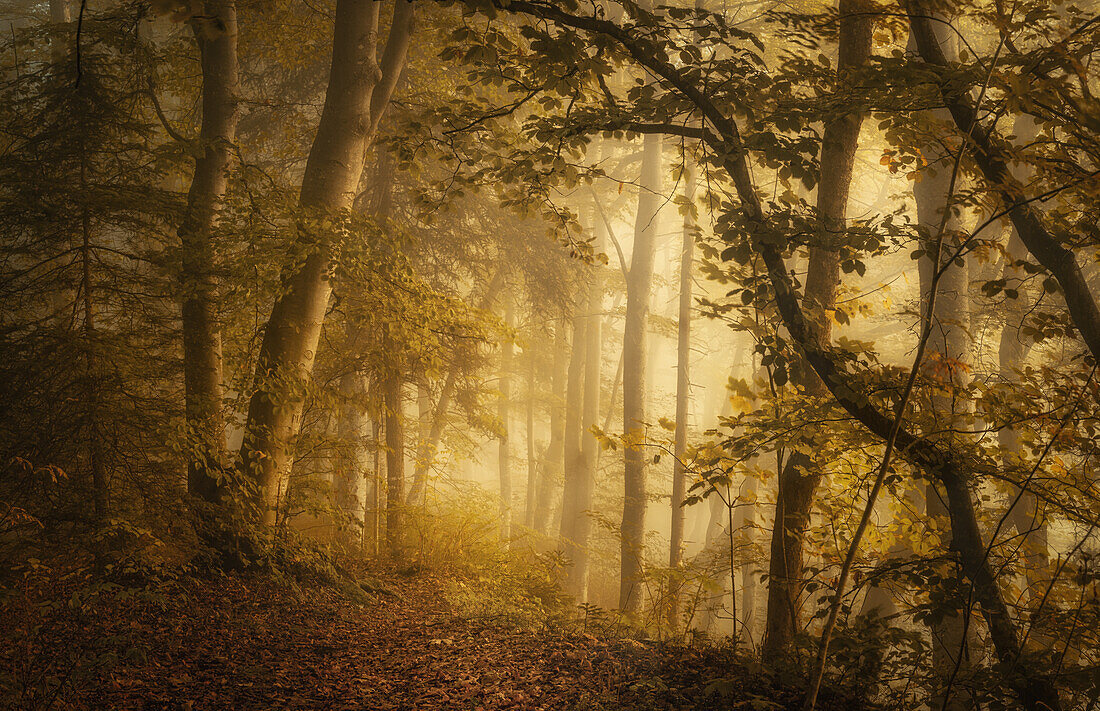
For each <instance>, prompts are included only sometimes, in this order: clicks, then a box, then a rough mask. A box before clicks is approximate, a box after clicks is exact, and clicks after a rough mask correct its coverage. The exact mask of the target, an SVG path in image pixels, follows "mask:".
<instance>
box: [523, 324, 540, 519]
mask: <svg viewBox="0 0 1100 711" xmlns="http://www.w3.org/2000/svg"><path fill="white" fill-rule="evenodd" d="M531 338H532V339H533V338H534V333H532V334H531ZM526 351H527V352H526V355H527V408H526V409H527V423H526V424H527V487H526V490H525V491H524V506H523V525H524V526H526V527H527V528H533V527H534V525H535V494H536V489H537V487H538V459H537V458H536V456H535V384H536V378H535V373H536V366H537V365H538V364H537V361H536V360H535V348H534V344H532V343H530V342H528V344H527V347H526Z"/></svg>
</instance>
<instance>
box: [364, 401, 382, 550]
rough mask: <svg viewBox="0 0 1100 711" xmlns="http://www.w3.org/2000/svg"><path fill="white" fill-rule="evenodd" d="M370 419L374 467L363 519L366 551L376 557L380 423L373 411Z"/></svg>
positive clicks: (379, 524)
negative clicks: (365, 532)
mask: <svg viewBox="0 0 1100 711" xmlns="http://www.w3.org/2000/svg"><path fill="white" fill-rule="evenodd" d="M374 413H375V415H376V416H375V417H372V418H371V440H372V441H373V442H374V466H373V467H372V468H371V481H370V491H368V492H367V502H368V503H367V506H368V507H369V508H368V509H367V511H366V512H364V519H365V520H366V522H367V525H366V529H367V538H368V542H367V550H369V551H370V552H371V553H372V554H373V555H378V554H379V553H380V552H381V549H382V541H381V535H380V534H381V527H382V442H381V440H382V423H381V418H379V417H378V416H377V414H378V411H377V410H374Z"/></svg>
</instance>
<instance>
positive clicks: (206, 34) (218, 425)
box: [179, 0, 240, 513]
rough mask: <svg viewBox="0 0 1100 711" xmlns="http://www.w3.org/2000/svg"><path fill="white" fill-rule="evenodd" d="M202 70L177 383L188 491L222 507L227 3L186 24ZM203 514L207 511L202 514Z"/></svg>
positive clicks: (231, 20)
mask: <svg viewBox="0 0 1100 711" xmlns="http://www.w3.org/2000/svg"><path fill="white" fill-rule="evenodd" d="M191 29H192V31H193V32H194V35H195V41H196V42H197V43H198V47H199V55H200V59H201V66H202V128H201V129H200V132H199V144H200V146H199V148H200V149H201V151H202V153H201V154H200V155H199V156H198V157H197V158H196V160H195V173H194V177H193V178H192V179H191V188H190V190H189V191H188V193H187V209H186V211H185V212H184V216H183V221H182V222H181V223H180V227H179V237H180V242H181V246H182V249H181V254H182V261H183V263H182V270H181V275H182V282H183V283H182V287H183V308H182V313H183V381H184V392H185V403H186V415H187V491H188V493H189V494H190V495H191V496H193V497H196V498H197V499H199V500H200V501H202V502H205V503H207V504H220V503H222V501H221V500H222V490H223V487H224V483H223V474H222V470H223V468H224V467H225V417H224V415H223V403H222V346H221V329H220V326H219V323H218V320H219V319H218V297H217V280H216V277H215V264H214V252H215V243H214V235H215V231H216V230H217V227H218V208H219V206H220V204H221V201H222V198H223V197H224V195H225V190H226V186H227V183H228V178H229V175H228V173H229V167H230V161H231V159H232V151H233V144H234V142H235V141H236V139H237V119H238V118H239V116H240V111H239V108H238V102H237V94H238V93H239V91H240V84H239V82H238V78H237V77H238V65H237V10H236V6H235V4H234V1H233V0H207V1H206V2H205V3H203V16H202V17H196V18H194V19H192V20H191ZM206 513H209V512H206Z"/></svg>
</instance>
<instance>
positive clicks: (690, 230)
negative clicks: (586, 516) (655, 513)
mask: <svg viewBox="0 0 1100 711" xmlns="http://www.w3.org/2000/svg"><path fill="white" fill-rule="evenodd" d="M691 160H692V157H691V156H690V155H686V154H685V156H684V198H685V200H686V202H687V204H686V205H685V206H684V209H686V210H687V211H686V212H685V213H684V230H683V241H682V243H681V246H680V304H679V307H680V310H679V314H678V316H677V319H676V433H675V440H674V442H673V448H672V454H673V459H672V533H671V537H670V540H669V548H668V567H670V568H673V569H675V568H679V567H680V563H681V561H682V559H683V555H684V489H685V479H686V478H687V472H686V469H685V467H684V455H685V453H686V452H687V435H688V403H689V402H690V400H691V287H692V265H693V264H694V256H695V237H696V235H697V234H698V231H699V228H698V226H697V224H696V216H695V166H694V165H692V164H691Z"/></svg>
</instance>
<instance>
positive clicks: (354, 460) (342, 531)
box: [332, 371, 370, 549]
mask: <svg viewBox="0 0 1100 711" xmlns="http://www.w3.org/2000/svg"><path fill="white" fill-rule="evenodd" d="M339 388H340V394H341V397H342V398H343V401H342V402H341V403H340V409H339V412H338V413H337V419H336V444H337V447H338V451H337V454H336V461H335V467H334V468H333V472H332V493H333V504H334V506H335V508H336V510H337V511H338V512H339V517H338V518H339V520H338V521H337V525H338V527H339V528H338V530H337V532H336V536H335V538H336V541H337V542H338V543H339V544H340V545H341V546H342V547H344V548H347V549H350V548H352V547H353V545H357V544H355V541H361V540H362V539H363V525H364V515H365V511H366V507H367V502H366V499H365V498H364V497H362V491H363V485H364V483H365V476H364V475H365V474H366V470H367V449H366V447H365V446H363V442H362V440H363V438H364V430H366V428H367V426H368V425H369V423H370V418H369V417H368V416H367V404H366V402H364V400H365V398H366V391H367V388H366V379H365V378H364V377H363V376H362V375H360V374H359V373H356V372H354V371H350V372H347V373H344V374H343V375H342V376H341V377H340V384H339Z"/></svg>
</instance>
